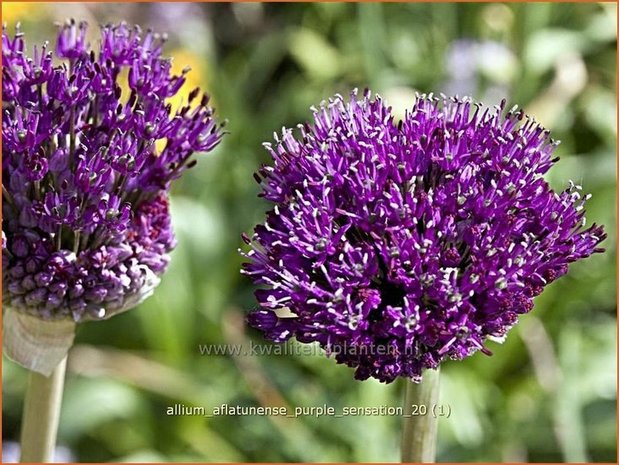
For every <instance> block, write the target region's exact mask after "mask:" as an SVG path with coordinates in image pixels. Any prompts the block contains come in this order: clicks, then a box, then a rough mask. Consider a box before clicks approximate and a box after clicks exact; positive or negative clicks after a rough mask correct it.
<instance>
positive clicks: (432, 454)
mask: <svg viewBox="0 0 619 465" xmlns="http://www.w3.org/2000/svg"><path fill="white" fill-rule="evenodd" d="M438 389H439V370H438V369H436V370H425V371H424V372H423V381H422V382H421V383H420V384H415V383H413V382H412V381H410V380H408V379H407V380H406V392H405V394H404V409H403V410H404V421H403V427H402V463H410V462H416V463H434V461H435V460H436V431H437V418H436V417H435V415H434V413H435V410H434V408H433V407H434V406H435V405H436V404H437V403H438Z"/></svg>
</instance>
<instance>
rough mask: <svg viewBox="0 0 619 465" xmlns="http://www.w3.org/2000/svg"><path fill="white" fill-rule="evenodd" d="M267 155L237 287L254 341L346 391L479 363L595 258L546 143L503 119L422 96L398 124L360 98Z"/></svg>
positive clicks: (573, 196) (579, 206) (592, 231)
mask: <svg viewBox="0 0 619 465" xmlns="http://www.w3.org/2000/svg"><path fill="white" fill-rule="evenodd" d="M297 134H298V135H296V136H295V134H294V133H293V131H291V130H284V132H283V134H282V135H281V139H280V138H277V136H276V139H277V140H276V144H275V146H271V145H270V144H267V148H268V149H269V151H270V153H271V156H272V158H273V165H272V166H265V167H263V168H262V169H261V170H260V171H259V172H258V174H257V175H256V178H257V180H258V182H259V183H260V185H261V187H262V194H261V195H262V196H263V197H264V198H265V199H267V200H268V201H270V202H271V203H272V204H273V208H272V209H271V210H270V211H269V212H268V213H267V217H266V220H265V222H264V223H263V224H261V225H259V226H257V227H256V228H255V232H254V235H253V237H252V238H251V239H250V238H248V237H246V238H245V240H246V242H247V243H248V244H250V245H251V250H250V251H249V252H248V253H247V254H246V256H247V258H249V263H247V264H245V266H244V273H246V274H247V275H249V276H250V277H251V278H252V279H253V281H254V282H255V283H256V284H258V285H259V286H260V289H259V290H258V291H256V297H257V299H258V302H259V306H260V307H259V308H258V309H257V310H255V311H253V312H252V313H250V315H249V317H248V319H249V322H250V324H251V325H252V326H254V327H256V328H258V329H260V330H261V331H263V332H264V334H265V336H266V337H267V338H268V339H271V340H272V341H275V342H284V341H287V340H288V339H290V338H292V337H294V338H296V339H297V340H298V341H300V342H303V343H312V342H315V343H317V344H319V345H320V347H322V348H323V349H325V351H326V352H327V354H329V353H333V354H335V358H336V360H337V361H338V362H339V363H344V364H346V365H348V366H351V367H354V368H355V369H356V372H355V377H356V378H358V379H366V378H369V377H374V378H377V379H379V380H381V381H384V382H392V381H393V380H395V379H396V378H397V377H399V376H403V377H408V378H411V379H413V380H415V381H419V380H420V379H421V376H422V371H423V370H424V369H426V368H436V367H437V366H438V365H439V364H440V363H441V361H443V360H445V359H448V358H451V359H462V358H464V357H467V356H470V355H472V354H473V353H475V352H476V351H482V352H485V353H489V351H488V349H486V348H485V346H484V344H485V341H486V340H487V339H488V338H499V339H502V338H503V337H504V336H505V335H506V333H507V331H508V330H509V329H510V328H511V327H512V326H513V325H514V324H516V323H517V321H518V318H519V316H520V315H522V314H524V313H527V312H529V311H530V310H531V309H532V308H533V298H534V297H535V296H537V295H539V294H540V293H541V292H542V290H543V288H544V286H546V285H548V284H550V283H551V282H552V281H554V280H555V279H557V278H559V277H560V276H562V275H564V274H565V273H566V272H567V269H568V264H569V263H571V262H574V261H577V260H579V259H582V258H585V257H587V256H589V255H591V254H592V253H594V252H601V251H602V249H599V248H598V247H597V246H598V244H599V243H600V242H601V241H602V240H603V239H604V238H605V236H606V235H605V233H604V231H603V229H602V227H600V226H596V225H595V224H594V225H592V226H590V227H588V228H586V226H585V217H584V213H585V212H584V202H585V200H586V199H587V198H588V197H589V196H586V195H583V194H582V191H581V187H580V186H576V185H574V184H570V186H569V187H568V188H567V189H566V190H564V191H563V192H554V191H553V190H552V189H551V188H550V186H549V185H548V183H547V182H546V181H545V180H544V174H545V173H546V172H547V171H548V170H549V169H550V168H551V167H552V165H553V163H555V162H556V161H557V159H556V158H554V155H553V152H554V150H555V147H556V145H557V144H556V143H555V142H553V141H552V140H551V139H550V138H549V132H548V131H547V130H545V129H544V128H543V127H541V126H540V125H539V124H537V123H536V122H535V121H534V120H532V119H530V118H528V117H526V116H525V115H524V114H523V112H522V111H517V110H516V109H512V110H510V111H505V108H504V104H502V105H501V106H499V107H496V108H494V109H488V108H483V107H482V106H481V105H479V104H475V103H473V102H472V101H470V100H468V99H456V98H453V99H448V98H446V97H444V98H440V99H438V98H434V97H433V96H431V95H430V96H425V95H423V96H419V97H418V98H417V100H416V101H415V103H414V105H413V107H412V109H411V110H410V111H409V112H407V113H406V115H405V116H404V118H403V119H402V120H399V119H397V118H395V117H394V116H393V115H392V113H391V110H390V108H388V107H387V106H385V104H384V103H383V101H382V100H381V99H380V98H379V97H376V98H372V97H371V95H370V93H369V92H366V94H365V95H364V96H363V97H362V98H361V99H359V98H358V97H357V94H356V93H353V94H352V96H351V99H350V101H345V100H344V99H343V98H342V97H340V96H336V97H335V98H333V99H331V100H329V101H328V102H324V103H323V104H322V105H321V106H320V108H318V109H314V115H313V121H312V122H311V123H306V124H303V125H300V126H299V130H298V133H297Z"/></svg>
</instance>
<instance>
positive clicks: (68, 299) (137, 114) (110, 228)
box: [2, 21, 221, 322]
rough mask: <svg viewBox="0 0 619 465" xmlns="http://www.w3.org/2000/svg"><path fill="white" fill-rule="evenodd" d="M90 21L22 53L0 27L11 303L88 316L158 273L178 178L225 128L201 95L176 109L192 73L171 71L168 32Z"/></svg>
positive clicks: (17, 39) (139, 294) (97, 315)
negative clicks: (94, 41)
mask: <svg viewBox="0 0 619 465" xmlns="http://www.w3.org/2000/svg"><path fill="white" fill-rule="evenodd" d="M86 33H87V27H86V24H85V23H80V24H76V23H75V22H73V21H71V22H68V23H66V24H64V25H62V26H61V27H60V30H59V35H58V40H57V46H56V57H54V56H53V54H52V52H51V51H49V50H48V48H49V47H48V45H47V44H44V45H43V46H42V47H40V48H37V47H35V48H34V53H33V56H31V57H30V56H28V55H27V54H26V52H25V45H24V40H23V34H22V33H21V32H20V31H19V28H18V29H17V31H16V33H15V35H14V36H10V35H9V34H8V33H7V32H6V30H3V34H2V64H3V80H2V94H3V112H4V118H3V120H2V169H3V172H2V195H3V222H2V235H3V241H2V270H3V303H4V305H6V306H8V307H10V308H11V309H14V310H16V311H19V312H22V313H26V314H30V315H34V316H37V317H40V318H42V319H45V320H62V319H69V320H73V321H75V322H80V321H83V320H89V319H102V318H108V317H109V316H111V315H113V314H115V313H118V312H120V311H124V310H127V309H129V308H131V307H133V306H135V305H137V304H138V303H139V302H140V301H142V300H143V299H144V298H145V297H147V296H148V295H149V294H150V293H151V292H152V290H153V288H154V287H155V286H156V285H157V284H158V282H159V276H160V275H161V274H162V273H163V272H164V271H165V269H166V266H167V264H168V261H169V255H168V253H169V252H170V251H171V250H172V248H173V247H174V244H175V243H174V235H173V232H172V229H171V225H170V213H169V210H168V192H169V189H170V183H171V182H172V181H173V180H174V179H176V178H178V177H179V176H180V175H181V174H182V172H183V171H184V170H186V169H188V168H190V167H191V166H193V165H194V164H195V160H194V161H191V160H190V157H191V155H192V154H193V153H194V152H208V151H210V150H212V149H213V148H214V147H215V146H216V145H217V144H218V143H219V141H220V138H221V131H220V126H219V125H217V123H216V122H215V120H214V119H213V110H212V109H211V108H210V107H209V106H208V101H209V97H208V96H207V95H206V94H204V95H203V96H202V97H201V101H196V98H197V97H198V94H199V92H200V90H199V89H195V90H194V91H193V92H191V94H190V95H189V99H188V102H187V105H186V106H183V107H181V108H179V109H178V110H177V111H175V112H172V110H171V105H170V104H169V103H166V99H169V98H170V97H172V96H174V95H175V94H176V93H177V92H179V90H180V88H181V86H183V84H184V81H185V74H186V73H187V72H188V71H189V70H188V69H186V70H183V72H182V73H181V74H180V75H172V72H171V67H172V64H171V60H170V59H167V58H163V57H162V54H161V53H162V45H163V43H164V41H165V37H162V36H159V35H157V34H154V33H153V32H151V31H148V32H146V33H145V34H143V33H142V32H141V31H140V29H139V28H138V27H129V26H127V25H126V24H124V23H122V24H119V25H110V26H105V27H102V30H101V41H100V47H99V50H98V52H97V53H95V51H94V50H90V48H89V46H88V44H87V42H86Z"/></svg>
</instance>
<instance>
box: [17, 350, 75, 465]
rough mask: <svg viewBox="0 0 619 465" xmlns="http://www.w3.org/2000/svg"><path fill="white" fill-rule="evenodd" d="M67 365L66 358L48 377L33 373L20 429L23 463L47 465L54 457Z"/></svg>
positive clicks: (21, 459) (21, 458)
mask: <svg viewBox="0 0 619 465" xmlns="http://www.w3.org/2000/svg"><path fill="white" fill-rule="evenodd" d="M66 366H67V358H66V357H65V358H64V359H63V360H62V361H61V362H60V363H59V364H58V366H57V367H56V368H55V369H54V371H53V372H52V374H51V375H50V376H49V377H46V376H43V375H41V374H39V373H35V372H34V371H31V372H30V379H29V382H28V390H27V391H26V399H25V402H24V414H23V418H22V430H21V457H20V461H21V462H28V463H37V462H38V463H46V462H51V461H52V459H53V458H54V449H55V447H56V434H57V432H58V420H59V417H60V405H61V403H62V390H63V386H64V376H65V370H66Z"/></svg>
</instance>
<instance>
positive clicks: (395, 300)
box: [378, 280, 406, 308]
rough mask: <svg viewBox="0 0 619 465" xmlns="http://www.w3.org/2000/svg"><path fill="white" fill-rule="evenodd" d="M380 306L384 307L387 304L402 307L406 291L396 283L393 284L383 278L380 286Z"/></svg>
mask: <svg viewBox="0 0 619 465" xmlns="http://www.w3.org/2000/svg"><path fill="white" fill-rule="evenodd" d="M378 290H379V291H380V298H381V305H380V307H382V308H384V307H386V306H387V305H391V306H392V307H402V306H403V305H404V297H406V291H404V289H402V288H401V287H400V286H398V285H397V284H394V283H392V282H390V281H388V280H384V281H383V282H382V283H381V284H380V286H379V289H378Z"/></svg>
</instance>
